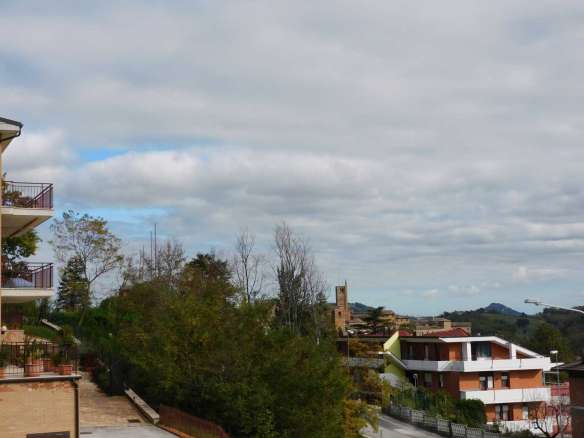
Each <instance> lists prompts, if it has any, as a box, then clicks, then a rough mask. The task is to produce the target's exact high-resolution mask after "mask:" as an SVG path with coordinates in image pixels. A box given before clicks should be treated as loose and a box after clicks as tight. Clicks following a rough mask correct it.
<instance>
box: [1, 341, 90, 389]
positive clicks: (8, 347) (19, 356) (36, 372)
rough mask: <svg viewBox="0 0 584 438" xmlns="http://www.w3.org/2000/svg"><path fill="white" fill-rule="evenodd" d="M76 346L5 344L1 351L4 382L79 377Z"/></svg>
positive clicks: (45, 343) (31, 343) (45, 342)
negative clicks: (76, 375) (24, 379)
mask: <svg viewBox="0 0 584 438" xmlns="http://www.w3.org/2000/svg"><path fill="white" fill-rule="evenodd" d="M78 359H79V355H78V350H77V348H76V346H75V345H66V346H59V345H57V344H54V343H52V342H47V341H40V340H34V341H31V342H3V343H2V345H1V347H0V380H11V379H23V378H37V379H43V378H45V379H51V378H55V377H58V376H71V375H75V374H76V373H77V369H78V362H79V360H78Z"/></svg>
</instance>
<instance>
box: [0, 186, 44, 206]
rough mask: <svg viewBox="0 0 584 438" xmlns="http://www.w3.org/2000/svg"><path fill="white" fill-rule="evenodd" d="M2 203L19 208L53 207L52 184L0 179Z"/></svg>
mask: <svg viewBox="0 0 584 438" xmlns="http://www.w3.org/2000/svg"><path fill="white" fill-rule="evenodd" d="M2 205H3V206H6V207H19V208H53V184H51V183H27V182H16V181H2Z"/></svg>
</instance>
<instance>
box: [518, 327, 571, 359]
mask: <svg viewBox="0 0 584 438" xmlns="http://www.w3.org/2000/svg"><path fill="white" fill-rule="evenodd" d="M528 348H530V349H532V350H534V351H536V352H538V353H539V354H543V355H545V356H547V355H549V354H550V351H552V350H558V360H560V361H562V362H570V361H572V360H573V358H574V353H573V352H572V349H571V348H570V344H569V343H568V340H567V339H566V338H565V337H564V336H563V335H562V333H561V332H560V331H559V330H558V329H557V328H555V327H554V326H552V325H550V324H548V323H545V322H543V323H540V324H539V325H538V326H537V328H536V329H535V331H534V332H533V334H532V335H531V337H530V339H529V340H528Z"/></svg>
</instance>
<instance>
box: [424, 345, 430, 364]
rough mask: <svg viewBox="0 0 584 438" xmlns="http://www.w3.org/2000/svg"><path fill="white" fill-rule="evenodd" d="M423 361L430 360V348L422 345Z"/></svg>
mask: <svg viewBox="0 0 584 438" xmlns="http://www.w3.org/2000/svg"><path fill="white" fill-rule="evenodd" d="M424 360H430V346H429V345H428V344H424Z"/></svg>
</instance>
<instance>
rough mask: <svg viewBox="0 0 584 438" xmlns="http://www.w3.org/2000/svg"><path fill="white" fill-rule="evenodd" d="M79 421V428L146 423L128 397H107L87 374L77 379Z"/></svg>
mask: <svg viewBox="0 0 584 438" xmlns="http://www.w3.org/2000/svg"><path fill="white" fill-rule="evenodd" d="M79 423H80V426H81V430H82V431H83V429H84V428H92V427H106V426H109V427H111V426H118V427H120V426H128V425H133V426H135V425H138V424H146V420H144V418H143V417H142V415H141V414H140V412H139V411H138V410H137V409H136V408H135V407H134V405H133V404H132V403H131V402H130V400H128V397H126V396H125V395H123V396H113V397H109V396H107V395H106V394H105V393H104V392H102V391H101V390H100V389H99V388H98V387H97V385H96V384H95V383H93V382H92V381H91V380H90V379H89V376H88V375H87V374H83V378H82V379H81V380H80V381H79Z"/></svg>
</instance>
